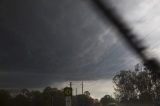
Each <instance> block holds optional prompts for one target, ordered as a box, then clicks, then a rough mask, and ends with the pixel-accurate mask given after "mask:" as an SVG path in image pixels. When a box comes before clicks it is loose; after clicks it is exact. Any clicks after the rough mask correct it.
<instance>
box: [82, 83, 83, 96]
mask: <svg viewBox="0 0 160 106" xmlns="http://www.w3.org/2000/svg"><path fill="white" fill-rule="evenodd" d="M82 94H83V81H82Z"/></svg>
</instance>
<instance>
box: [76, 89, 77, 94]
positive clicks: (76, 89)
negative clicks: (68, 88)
mask: <svg viewBox="0 0 160 106" xmlns="http://www.w3.org/2000/svg"><path fill="white" fill-rule="evenodd" d="M76 96H77V88H76Z"/></svg>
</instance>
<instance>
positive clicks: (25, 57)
mask: <svg viewBox="0 0 160 106" xmlns="http://www.w3.org/2000/svg"><path fill="white" fill-rule="evenodd" d="M110 2H111V3H112V4H113V6H114V7H115V8H116V9H117V11H118V12H119V13H120V14H121V15H122V17H124V19H125V20H126V21H127V22H128V23H130V25H131V27H132V28H133V31H135V32H137V33H138V34H139V35H141V36H139V38H141V39H144V40H146V41H147V43H146V44H147V45H148V46H149V50H150V51H149V52H152V53H153V54H156V55H158V53H159V49H160V46H158V45H159V43H158V41H159V36H158V34H159V31H160V30H159V26H160V24H159V22H160V18H159V15H158V14H159V11H158V10H159V7H158V5H157V4H158V3H159V2H160V1H158V0H153V1H152V2H151V1H150V0H141V1H139V0H110ZM0 7H1V9H0V19H1V21H0V23H1V24H0V34H1V36H0V86H1V87H2V88H6V87H8V88H15V87H20V88H23V87H27V88H40V87H45V86H48V85H54V84H55V83H56V82H65V81H69V80H73V81H80V80H85V81H93V80H102V79H103V80H108V81H111V79H112V77H113V75H114V74H115V73H117V72H119V70H121V69H128V68H132V67H133V66H134V65H135V64H136V63H138V62H139V61H138V60H137V57H136V56H135V55H134V54H133V53H132V52H131V51H130V50H129V49H127V46H125V45H124V44H123V41H122V39H121V38H118V37H117V36H116V35H117V32H116V30H115V29H114V27H113V26H112V25H111V24H110V23H109V22H108V24H107V25H106V24H104V23H103V20H102V19H101V18H100V17H99V16H98V15H97V14H96V12H95V11H94V10H93V9H92V8H91V5H89V4H88V1H87V2H86V1H83V0H82V1H81V0H34V1H33V0H27V1H25V0H14V1H13V0H2V1H1V3H0ZM153 42H154V43H153Z"/></svg>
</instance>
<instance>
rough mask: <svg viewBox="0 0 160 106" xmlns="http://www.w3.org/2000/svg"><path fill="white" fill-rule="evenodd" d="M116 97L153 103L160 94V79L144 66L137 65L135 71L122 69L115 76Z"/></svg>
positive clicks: (125, 100)
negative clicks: (154, 77)
mask: <svg viewBox="0 0 160 106" xmlns="http://www.w3.org/2000/svg"><path fill="white" fill-rule="evenodd" d="M113 83H114V84H115V91H116V93H115V94H116V98H117V99H118V100H119V101H120V102H130V103H131V102H134V103H135V102H141V103H153V101H154V100H156V98H157V97H158V95H160V91H159V89H160V80H159V79H156V80H155V79H153V77H152V73H150V71H149V70H148V69H147V68H145V67H144V66H139V65H136V67H135V70H133V71H130V70H128V71H120V73H119V74H117V75H115V76H114V78H113Z"/></svg>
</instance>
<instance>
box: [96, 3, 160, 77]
mask: <svg viewBox="0 0 160 106" xmlns="http://www.w3.org/2000/svg"><path fill="white" fill-rule="evenodd" d="M93 4H94V6H95V7H96V9H99V10H100V11H101V13H102V14H103V16H104V17H105V18H107V19H108V20H109V21H110V22H111V23H112V24H113V25H114V26H115V27H116V28H117V30H118V31H119V32H120V34H119V35H120V36H121V37H123V38H124V39H125V41H126V42H127V43H128V45H129V46H130V48H132V49H133V50H134V51H135V53H136V54H137V55H138V56H139V57H140V58H141V59H142V61H143V63H144V65H145V66H146V67H147V68H148V69H149V70H150V71H151V73H153V78H155V79H157V78H160V65H159V62H158V61H157V60H156V59H154V58H149V57H148V56H147V55H146V53H145V50H146V47H145V46H144V45H142V41H140V40H138V38H137V35H136V34H134V33H133V32H132V31H131V28H130V27H129V25H128V24H126V22H125V21H124V20H122V18H121V17H120V16H119V15H118V13H116V11H114V9H112V8H111V7H110V4H109V3H108V4H107V3H103V2H102V0H93Z"/></svg>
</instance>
